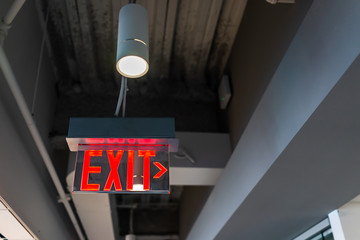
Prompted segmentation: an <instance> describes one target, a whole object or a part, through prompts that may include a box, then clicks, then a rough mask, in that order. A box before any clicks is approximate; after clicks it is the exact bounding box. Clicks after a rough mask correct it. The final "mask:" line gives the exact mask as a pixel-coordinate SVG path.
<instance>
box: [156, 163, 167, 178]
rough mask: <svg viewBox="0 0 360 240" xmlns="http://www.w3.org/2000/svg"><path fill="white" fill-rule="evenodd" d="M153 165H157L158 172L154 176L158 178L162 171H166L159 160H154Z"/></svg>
mask: <svg viewBox="0 0 360 240" xmlns="http://www.w3.org/2000/svg"><path fill="white" fill-rule="evenodd" d="M154 165H155V166H157V167H158V168H159V169H160V172H158V173H157V174H156V175H155V176H154V178H160V177H161V176H162V175H163V174H164V173H166V171H167V169H166V168H165V167H164V166H163V165H162V164H161V163H159V162H154Z"/></svg>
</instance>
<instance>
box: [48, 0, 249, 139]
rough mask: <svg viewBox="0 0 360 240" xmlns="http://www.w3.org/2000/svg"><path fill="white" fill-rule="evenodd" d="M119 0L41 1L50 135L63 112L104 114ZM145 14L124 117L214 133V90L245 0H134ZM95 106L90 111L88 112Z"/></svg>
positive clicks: (114, 83)
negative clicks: (50, 89)
mask: <svg viewBox="0 0 360 240" xmlns="http://www.w3.org/2000/svg"><path fill="white" fill-rule="evenodd" d="M127 3H128V1H125V0H121V1H120V0H104V1H98V0H89V1H85V0H76V1H74V0H65V1H63V0H43V14H44V16H43V17H44V19H46V16H47V13H49V15H48V22H47V24H48V28H47V29H48V31H49V38H50V45H51V52H52V60H53V62H54V63H55V69H56V77H57V80H58V84H57V88H58V94H59V102H58V108H57V117H56V119H57V121H56V123H55V125H54V132H55V134H64V133H65V130H66V129H67V124H64V123H67V120H66V119H67V118H68V117H69V116H112V115H113V112H114V111H115V107H116V102H117V96H118V93H119V88H120V79H121V76H120V75H119V73H117V71H116V69H115V54H116V38H117V25H118V14H119V10H120V8H121V7H122V6H124V5H125V4H127ZM136 3H138V4H140V5H142V6H144V7H145V8H146V9H147V10H148V15H149V30H150V33H149V35H150V36H149V40H150V46H149V47H150V70H149V72H148V74H147V75H145V76H144V77H142V78H139V79H130V80H129V81H128V88H129V91H128V101H127V111H126V115H127V116H132V117H140V116H147V117H152V116H154V117H164V116H172V117H175V118H176V120H178V121H177V125H176V127H177V130H180V131H202V132H219V131H224V129H226V127H225V126H224V124H223V123H222V122H223V121H222V119H221V117H220V116H219V111H218V109H219V108H218V103H217V89H218V84H219V80H220V79H221V76H222V75H223V73H224V70H225V67H226V64H227V60H228V58H229V55H230V52H231V48H232V45H233V42H234V39H235V36H236V33H237V30H238V27H239V25H240V22H241V18H242V15H243V11H244V9H245V5H246V1H245V0H241V1H239V0H226V1H222V0H139V1H136ZM95 110H96V111H95Z"/></svg>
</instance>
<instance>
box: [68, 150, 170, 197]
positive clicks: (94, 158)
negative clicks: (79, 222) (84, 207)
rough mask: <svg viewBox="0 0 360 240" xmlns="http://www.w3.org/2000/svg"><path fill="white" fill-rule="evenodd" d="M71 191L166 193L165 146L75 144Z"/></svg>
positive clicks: (167, 184) (167, 173)
mask: <svg viewBox="0 0 360 240" xmlns="http://www.w3.org/2000/svg"><path fill="white" fill-rule="evenodd" d="M73 191H74V192H112V193H114V192H115V193H132V192H151V193H168V192H169V146H167V145H153V146H152V145H144V146H142V145H131V144H128V145H126V144H125V145H116V144H115V145H79V150H78V153H77V158H76V165H75V176H74V184H73Z"/></svg>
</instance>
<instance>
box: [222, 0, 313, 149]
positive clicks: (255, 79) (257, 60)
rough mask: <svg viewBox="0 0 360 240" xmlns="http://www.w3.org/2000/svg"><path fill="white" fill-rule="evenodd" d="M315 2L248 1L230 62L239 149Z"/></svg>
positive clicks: (233, 128)
mask: <svg viewBox="0 0 360 240" xmlns="http://www.w3.org/2000/svg"><path fill="white" fill-rule="evenodd" d="M311 3H312V0H302V1H296V4H276V5H272V4H269V3H267V2H266V1H265V0H251V1H248V3H247V6H246V10H245V13H244V17H243V20H242V22H241V25H240V28H239V31H238V34H237V37H236V40H235V43H234V46H233V50H232V54H231V56H230V59H229V63H228V65H229V68H230V77H231V80H232V90H233V96H232V99H231V102H230V104H229V108H228V119H229V130H230V134H231V141H232V145H233V147H235V146H236V144H237V142H238V140H239V138H240V136H241V135H242V133H243V131H244V129H245V127H246V125H247V123H248V121H249V119H250V117H251V115H252V114H253V112H254V110H255V107H256V106H257V104H258V103H259V101H260V98H261V96H262V95H263V93H264V91H265V89H266V87H267V85H268V83H269V82H270V80H271V78H272V76H273V74H274V73H275V70H276V68H277V67H278V65H279V63H280V61H281V59H282V57H283V56H284V54H285V52H286V50H287V48H288V47H289V45H290V43H291V40H292V39H293V37H294V36H295V33H296V31H297V30H298V28H299V26H300V24H301V22H302V20H303V18H304V16H305V14H306V12H307V10H308V9H309V7H310V5H311Z"/></svg>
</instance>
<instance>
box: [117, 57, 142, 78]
mask: <svg viewBox="0 0 360 240" xmlns="http://www.w3.org/2000/svg"><path fill="white" fill-rule="evenodd" d="M117 69H118V71H119V72H120V74H121V75H124V76H125V77H129V78H136V77H141V76H143V75H145V74H146V72H147V71H148V69H149V66H148V63H147V62H146V61H145V60H144V59H143V58H141V57H138V56H126V57H123V58H121V59H120V60H119V61H118V64H117Z"/></svg>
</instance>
